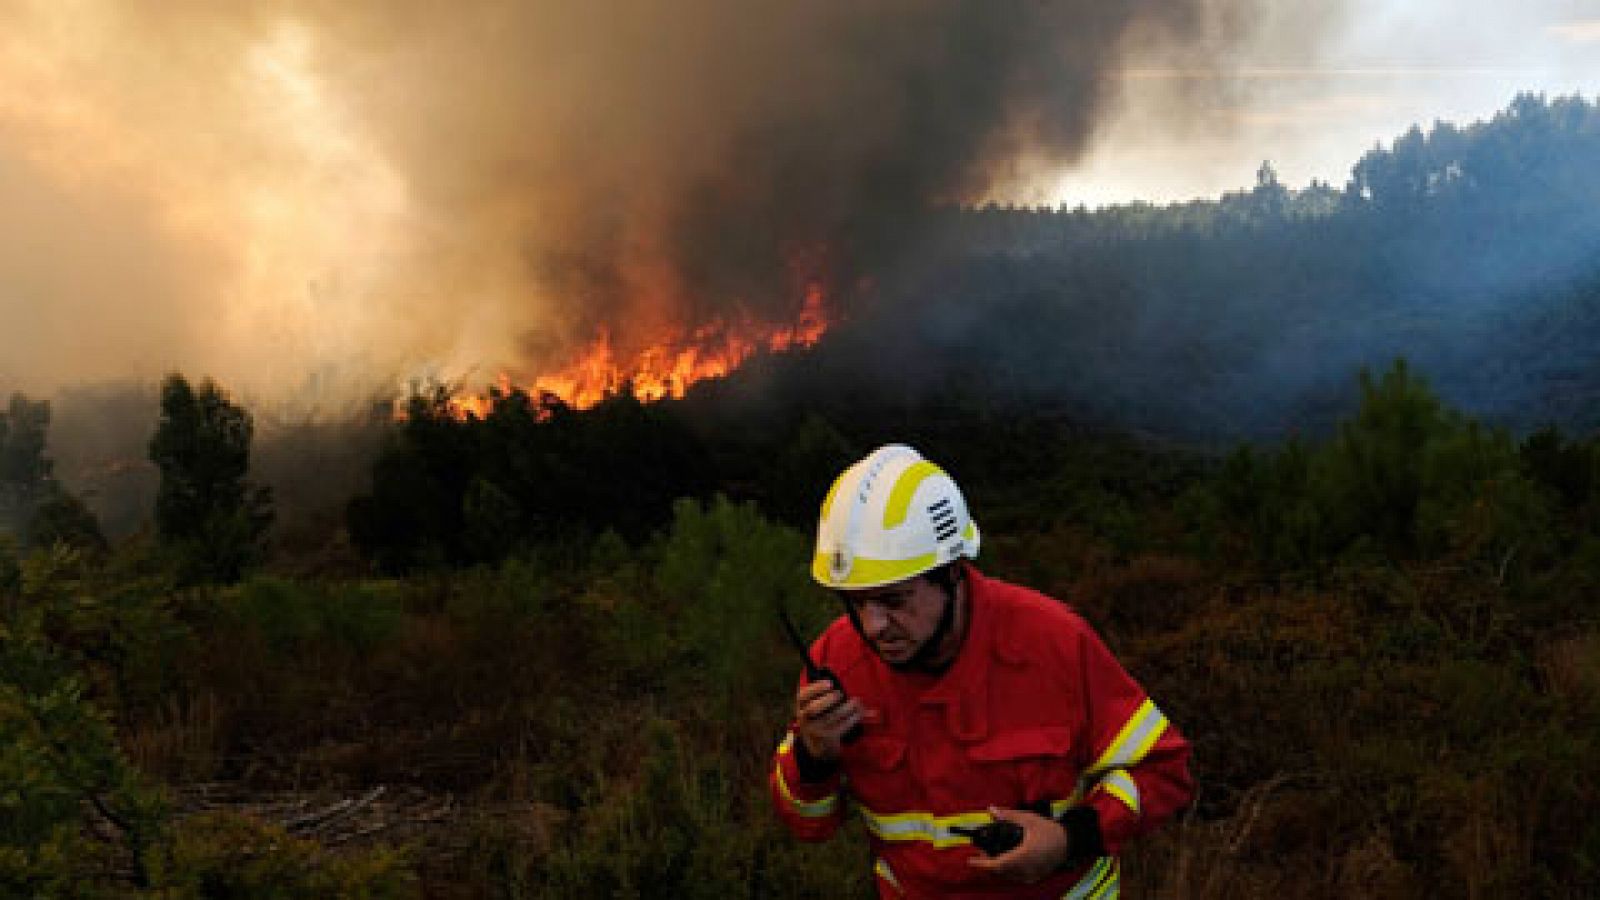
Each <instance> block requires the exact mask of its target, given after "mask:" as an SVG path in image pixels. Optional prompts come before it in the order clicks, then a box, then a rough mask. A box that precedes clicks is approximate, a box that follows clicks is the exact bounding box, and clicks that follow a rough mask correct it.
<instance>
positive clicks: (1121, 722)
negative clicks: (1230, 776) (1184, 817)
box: [1078, 625, 1194, 855]
mask: <svg viewBox="0 0 1600 900" xmlns="http://www.w3.org/2000/svg"><path fill="white" fill-rule="evenodd" d="M1078 652H1079V660H1080V661H1081V665H1082V666H1083V683H1084V689H1085V694H1084V697H1085V700H1086V702H1087V707H1088V712H1089V716H1088V719H1089V721H1088V722H1087V729H1088V734H1087V737H1088V746H1089V748H1090V754H1089V756H1090V758H1091V759H1092V760H1093V761H1092V762H1091V763H1090V764H1089V766H1088V768H1087V769H1085V770H1084V772H1083V782H1082V789H1083V791H1084V794H1083V799H1082V802H1083V804H1084V805H1086V806H1089V807H1092V808H1093V809H1094V810H1095V812H1096V813H1097V814H1098V816H1099V820H1100V835H1101V840H1102V841H1103V842H1104V845H1105V850H1106V852H1107V853H1109V854H1112V855H1116V854H1118V853H1120V852H1121V851H1122V848H1123V846H1124V845H1125V844H1126V843H1127V842H1128V841H1129V840H1131V839H1133V838H1135V837H1138V836H1140V835H1142V834H1145V833H1147V832H1149V831H1152V830H1154V829H1155V828H1156V827H1157V826H1158V825H1160V824H1161V823H1162V822H1165V821H1166V820H1167V819H1169V818H1171V817H1172V815H1173V813H1175V812H1177V811H1178V810H1179V809H1181V808H1183V807H1184V806H1185V805H1187V804H1188V803H1189V801H1190V800H1191V799H1193V797H1194V780H1193V778H1192V777H1191V776H1190V774H1189V754H1190V748H1189V742H1188V741H1187V740H1186V739H1185V738H1184V737H1183V735H1182V734H1180V733H1179V732H1178V729H1177V728H1176V727H1174V726H1173V725H1172V723H1170V722H1168V721H1167V717H1166V716H1165V715H1164V714H1162V712H1161V710H1160V709H1159V708H1158V707H1157V706H1156V705H1155V703H1154V702H1153V701H1152V700H1151V699H1150V697H1149V695H1147V694H1146V693H1145V691H1144V688H1142V687H1140V686H1139V684H1138V682H1136V681H1134V680H1133V678H1132V677H1131V676H1129V675H1128V673H1127V671H1125V670H1124V669H1123V668H1122V665H1121V664H1120V663H1118V662H1117V660H1116V658H1115V657H1113V656H1112V655H1111V651H1109V650H1107V649H1106V646H1105V644H1104V643H1102V642H1101V641H1100V638H1099V637H1098V636H1096V635H1095V633H1094V632H1093V631H1092V630H1091V629H1090V628H1089V627H1088V626H1087V625H1084V626H1083V628H1082V632H1081V634H1080V636H1079V639H1078Z"/></svg>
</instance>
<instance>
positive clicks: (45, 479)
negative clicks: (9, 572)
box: [0, 394, 106, 552]
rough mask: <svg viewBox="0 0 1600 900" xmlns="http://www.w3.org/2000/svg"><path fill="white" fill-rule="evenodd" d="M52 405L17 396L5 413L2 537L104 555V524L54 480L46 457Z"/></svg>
mask: <svg viewBox="0 0 1600 900" xmlns="http://www.w3.org/2000/svg"><path fill="white" fill-rule="evenodd" d="M49 427H50V404H49V403H47V402H45V401H39V402H33V401H30V400H29V399H28V398H27V397H25V396H23V395H22V394H13V395H12V396H11V403H10V405H9V406H8V407H7V408H6V409H4V410H0V533H4V532H7V531H9V532H11V533H12V534H14V535H16V536H17V537H18V538H20V539H21V541H22V542H23V543H24V544H25V545H26V546H30V547H38V546H49V545H50V544H53V543H56V542H58V541H60V542H63V543H66V544H68V545H69V546H73V547H78V548H80V549H84V550H91V551H97V552H98V551H103V550H105V549H106V539H105V536H104V535H103V534H101V532H100V524H99V522H97V521H95V518H94V515H93V514H92V513H90V512H89V510H88V508H87V507H86V506H84V505H83V502H82V501H81V500H79V499H78V498H77V497H75V496H73V495H72V494H71V493H69V492H68V491H67V490H66V489H65V488H63V487H62V486H61V483H60V482H58V481H56V479H55V478H54V477H52V475H51V472H52V470H53V469H54V463H53V462H52V461H51V460H50V458H49V457H47V456H46V455H45V444H46V438H47V434H48V431H49Z"/></svg>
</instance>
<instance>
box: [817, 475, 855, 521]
mask: <svg viewBox="0 0 1600 900" xmlns="http://www.w3.org/2000/svg"><path fill="white" fill-rule="evenodd" d="M848 474H849V473H848V472H846V473H844V475H848ZM844 475H840V476H839V477H838V478H835V479H834V480H833V485H832V486H830V487H829V488H828V496H826V497H824V498H822V521H824V522H826V521H828V513H829V511H831V510H832V509H833V497H834V495H835V494H837V493H839V485H841V484H844Z"/></svg>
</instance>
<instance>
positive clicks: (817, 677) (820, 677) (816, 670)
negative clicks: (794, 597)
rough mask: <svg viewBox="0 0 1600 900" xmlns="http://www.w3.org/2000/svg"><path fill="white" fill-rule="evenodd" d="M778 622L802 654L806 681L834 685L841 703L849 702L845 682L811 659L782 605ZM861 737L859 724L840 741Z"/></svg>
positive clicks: (851, 727) (849, 741)
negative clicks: (824, 682)
mask: <svg viewBox="0 0 1600 900" xmlns="http://www.w3.org/2000/svg"><path fill="white" fill-rule="evenodd" d="M778 621H780V622H782V623H783V630H784V631H785V632H786V633H787V634H788V635H789V642H790V643H792V644H794V648H795V649H796V650H798V651H799V652H800V659H801V660H802V661H803V662H805V664H806V680H807V681H826V682H828V683H830V684H832V685H833V689H834V690H836V691H838V692H839V696H840V698H841V699H840V700H839V703H844V701H845V700H848V699H849V698H850V695H849V694H847V693H845V690H844V682H843V681H840V680H839V676H838V675H835V674H834V673H833V670H832V669H830V668H828V667H826V666H819V665H817V663H816V660H814V659H812V658H811V650H810V649H809V648H807V647H806V642H805V641H804V640H803V639H802V638H801V637H800V632H799V631H798V630H797V629H796V628H795V627H794V623H793V622H791V621H789V613H788V611H787V610H785V609H784V608H783V606H782V605H781V604H780V605H779V606H778ZM837 708H838V704H834V706H833V708H832V709H829V710H828V712H832V711H833V710H834V709H837ZM859 737H861V723H860V722H857V723H856V724H854V725H852V726H850V730H849V731H846V732H845V733H844V736H843V737H841V738H840V740H841V741H843V742H844V743H846V744H850V743H854V742H855V740H856V739H857V738H859Z"/></svg>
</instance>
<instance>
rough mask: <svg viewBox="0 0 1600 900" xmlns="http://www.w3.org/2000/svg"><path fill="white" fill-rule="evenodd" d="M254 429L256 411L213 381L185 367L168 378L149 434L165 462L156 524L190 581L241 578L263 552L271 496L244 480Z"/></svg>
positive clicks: (153, 455)
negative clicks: (198, 378)
mask: <svg viewBox="0 0 1600 900" xmlns="http://www.w3.org/2000/svg"><path fill="white" fill-rule="evenodd" d="M254 432H255V428H254V425H253V423H252V421H251V418H250V414H249V413H248V412H246V411H245V410H244V409H243V408H242V407H240V406H238V405H236V404H234V403H233V402H232V401H231V400H230V399H229V398H228V395H227V394H226V393H225V392H224V391H223V390H222V389H221V388H220V387H218V386H217V385H216V384H215V383H214V382H212V381H210V380H206V381H204V382H202V383H201V385H200V388H199V390H195V389H194V388H192V387H191V386H190V385H189V382H188V381H187V380H186V379H185V378H184V377H183V376H182V375H178V374H172V375H169V376H167V378H166V380H165V381H164V382H162V385H161V420H160V422H159V424H158V425H157V427H156V433H155V436H154V437H153V438H151V440H150V461H151V462H153V463H155V464H156V467H157V468H158V469H160V470H161V485H160V488H159V490H158V491H157V493H156V530H157V532H158V533H159V534H160V536H161V540H162V542H163V543H164V544H166V545H167V546H169V547H171V548H172V549H173V550H174V551H175V553H176V555H177V559H178V562H179V565H180V569H181V571H182V574H183V577H184V579H185V580H187V581H190V582H202V581H217V582H232V581H237V580H238V579H239V577H240V576H241V575H242V574H243V573H244V571H245V570H246V569H247V568H249V567H250V566H251V565H252V564H254V563H255V562H256V561H258V560H259V559H260V557H261V555H262V552H263V547H262V541H263V539H264V537H265V535H266V531H267V528H268V526H270V525H271V523H272V511H271V502H272V500H271V493H270V491H269V490H268V489H267V488H264V487H253V486H251V485H250V484H249V483H248V482H247V481H246V480H245V475H246V473H247V472H248V471H249V468H250V440H251V438H252V436H253V435H254Z"/></svg>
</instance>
